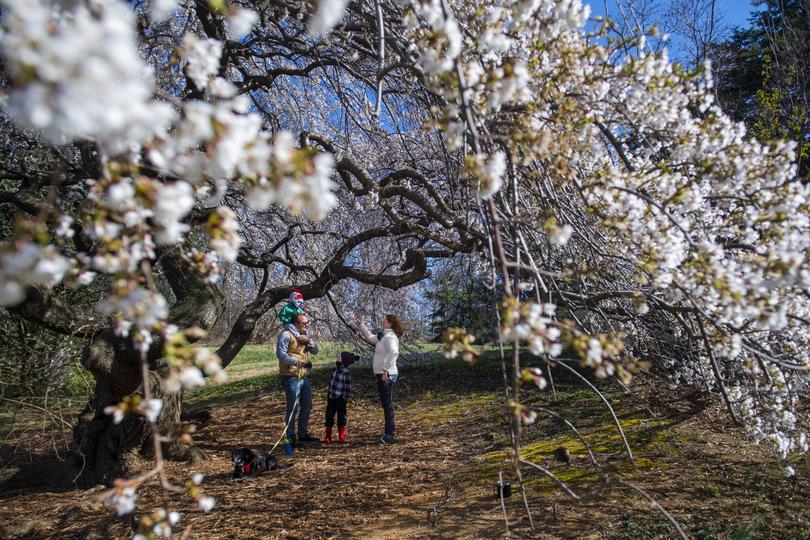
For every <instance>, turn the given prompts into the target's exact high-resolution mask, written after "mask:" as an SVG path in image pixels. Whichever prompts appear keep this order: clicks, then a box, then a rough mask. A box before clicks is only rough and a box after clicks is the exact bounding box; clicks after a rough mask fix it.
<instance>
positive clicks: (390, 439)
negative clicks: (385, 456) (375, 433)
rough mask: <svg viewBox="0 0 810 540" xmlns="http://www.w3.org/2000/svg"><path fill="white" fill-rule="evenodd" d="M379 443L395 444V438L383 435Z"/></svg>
mask: <svg viewBox="0 0 810 540" xmlns="http://www.w3.org/2000/svg"><path fill="white" fill-rule="evenodd" d="M378 442H379V443H380V444H394V438H393V437H391V436H390V435H383V436H382V437H380V440H379V441H378Z"/></svg>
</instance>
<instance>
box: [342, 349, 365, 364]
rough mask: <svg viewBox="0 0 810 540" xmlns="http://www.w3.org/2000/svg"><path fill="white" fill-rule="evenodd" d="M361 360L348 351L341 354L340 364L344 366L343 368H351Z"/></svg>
mask: <svg viewBox="0 0 810 540" xmlns="http://www.w3.org/2000/svg"><path fill="white" fill-rule="evenodd" d="M359 360H360V357H359V356H357V355H356V354H354V353H351V352H346V351H343V352H341V353H340V364H343V367H349V366H350V365H352V364H354V363H355V362H357V361H359Z"/></svg>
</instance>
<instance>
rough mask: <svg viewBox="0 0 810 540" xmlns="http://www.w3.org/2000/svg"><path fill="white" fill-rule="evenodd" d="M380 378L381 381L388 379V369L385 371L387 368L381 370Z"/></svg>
mask: <svg viewBox="0 0 810 540" xmlns="http://www.w3.org/2000/svg"><path fill="white" fill-rule="evenodd" d="M382 380H383V381H387V380H388V371H387V370H383V373H382Z"/></svg>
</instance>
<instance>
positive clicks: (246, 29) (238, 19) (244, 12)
mask: <svg viewBox="0 0 810 540" xmlns="http://www.w3.org/2000/svg"><path fill="white" fill-rule="evenodd" d="M257 22H259V14H258V13H256V12H255V11H253V10H252V9H247V8H243V7H240V6H233V7H232V13H231V14H230V15H228V34H229V35H230V36H231V37H233V38H237V39H238V38H242V37H244V36H246V35H247V34H249V33H250V31H251V29H252V28H253V26H254V25H255V24H256V23H257Z"/></svg>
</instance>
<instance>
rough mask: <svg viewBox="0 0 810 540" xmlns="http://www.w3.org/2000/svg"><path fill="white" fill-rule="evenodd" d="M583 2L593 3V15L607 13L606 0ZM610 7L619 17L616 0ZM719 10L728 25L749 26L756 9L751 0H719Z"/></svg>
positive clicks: (662, 0) (610, 0) (663, 2)
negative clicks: (750, 16) (751, 15)
mask: <svg viewBox="0 0 810 540" xmlns="http://www.w3.org/2000/svg"><path fill="white" fill-rule="evenodd" d="M583 3H589V4H591V13H592V14H593V15H604V14H605V0H590V1H588V0H583ZM668 3H669V0H660V1H659V5H660V6H661V7H662V8H664V7H666V5H667V4H668ZM607 5H608V9H609V10H611V13H610V15H612V16H613V18H617V17H618V10H616V2H615V0H607ZM716 9H717V12H718V13H719V14H720V15H721V17H722V19H723V21H724V22H725V23H726V24H727V25H728V26H731V27H733V26H747V24H748V17H749V15H750V14H751V12H752V11H753V10H754V7H753V6H752V5H751V0H717V4H716Z"/></svg>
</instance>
